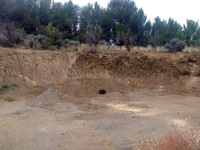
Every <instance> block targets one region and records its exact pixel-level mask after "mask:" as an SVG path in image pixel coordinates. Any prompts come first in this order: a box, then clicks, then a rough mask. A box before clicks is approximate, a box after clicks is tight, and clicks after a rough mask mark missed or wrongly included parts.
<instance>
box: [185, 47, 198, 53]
mask: <svg viewBox="0 0 200 150" xmlns="http://www.w3.org/2000/svg"><path fill="white" fill-rule="evenodd" d="M183 52H184V53H186V54H200V47H186V48H185V50H184V51H183Z"/></svg>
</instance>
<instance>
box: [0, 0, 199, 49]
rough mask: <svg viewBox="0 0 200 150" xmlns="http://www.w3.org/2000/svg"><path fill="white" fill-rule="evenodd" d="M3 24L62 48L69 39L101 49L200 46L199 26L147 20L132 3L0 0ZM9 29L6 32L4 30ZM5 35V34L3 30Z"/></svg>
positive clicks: (190, 22) (127, 0)
mask: <svg viewBox="0 0 200 150" xmlns="http://www.w3.org/2000/svg"><path fill="white" fill-rule="evenodd" d="M0 22H1V23H2V22H4V23H6V22H7V23H8V24H11V23H12V24H15V26H17V28H19V29H20V31H21V32H22V31H23V33H26V34H34V35H38V34H43V35H46V36H48V38H49V39H48V41H50V42H51V43H53V44H55V45H60V44H61V42H62V41H63V40H65V39H69V40H72V41H80V42H81V43H90V44H94V45H97V44H98V43H99V42H100V41H102V40H104V41H105V42H107V43H109V44H115V45H120V46H121V45H125V46H126V47H127V48H128V49H129V46H130V45H134V46H147V45H151V46H153V47H156V46H163V45H165V44H166V43H169V42H170V40H171V39H173V38H178V39H180V40H182V41H185V43H186V44H187V46H200V27H199V24H198V22H195V21H193V20H187V21H186V24H185V25H184V26H181V25H180V24H179V23H178V22H177V21H175V20H173V19H172V18H169V20H167V21H166V20H161V19H160V17H156V18H155V20H154V22H151V21H149V20H147V16H146V14H145V12H144V11H143V9H142V8H140V9H139V8H138V7H137V6H136V4H135V2H134V1H132V0H111V1H110V2H109V4H108V6H107V8H102V7H101V6H100V5H99V4H98V2H96V3H94V4H90V3H89V4H87V5H86V6H83V7H79V6H78V5H76V4H74V3H73V2H72V1H71V0H69V1H68V2H65V3H64V4H63V3H59V2H54V1H53V0H0ZM4 29H5V28H4ZM0 32H1V30H0Z"/></svg>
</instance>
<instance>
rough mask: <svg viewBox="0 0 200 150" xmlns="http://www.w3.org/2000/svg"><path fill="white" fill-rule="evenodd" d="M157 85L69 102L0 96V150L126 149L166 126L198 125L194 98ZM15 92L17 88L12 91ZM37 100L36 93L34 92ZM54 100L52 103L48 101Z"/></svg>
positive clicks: (197, 100)
mask: <svg viewBox="0 0 200 150" xmlns="http://www.w3.org/2000/svg"><path fill="white" fill-rule="evenodd" d="M159 89H160V87H158V89H157V90H151V91H150V90H142V89H140V90H138V89H132V90H130V91H128V92H111V93H107V94H105V95H98V94H96V96H94V97H91V98H84V99H77V100H76V101H74V102H68V101H54V100H52V101H53V102H52V103H49V105H46V107H42V108H41V107H39V106H37V105H35V107H30V106H29V105H28V103H29V102H30V101H31V99H26V97H23V96H22V95H21V93H20V92H19V91H16V90H10V91H8V92H7V93H5V95H6V94H15V95H16V97H17V100H16V101H14V102H5V101H4V99H3V98H4V96H1V98H0V149H1V150H80V149H81V150H104V149H105V150H110V149H111V150H132V149H134V148H135V144H137V143H138V142H140V141H144V140H150V139H151V138H154V137H157V136H160V135H162V134H163V133H165V132H166V131H168V130H169V129H170V127H171V125H172V124H175V125H177V126H178V128H179V129H182V130H185V129H188V128H190V127H192V128H196V129H198V128H199V126H200V119H199V116H200V109H199V108H200V98H199V97H195V96H180V95H164V94H161V93H160V90H159ZM17 93H19V94H17ZM37 100H38V98H37ZM54 102H55V103H54Z"/></svg>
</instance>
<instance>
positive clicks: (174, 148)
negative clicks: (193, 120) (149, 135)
mask: <svg viewBox="0 0 200 150" xmlns="http://www.w3.org/2000/svg"><path fill="white" fill-rule="evenodd" d="M138 147H139V150H200V136H199V134H198V132H196V131H194V130H189V131H187V132H185V133H183V132H180V131H179V130H178V129H177V128H176V126H174V125H173V127H172V129H171V131H170V132H168V133H167V134H166V135H165V136H162V137H161V138H159V139H156V140H153V141H151V143H143V144H141V145H139V146H138Z"/></svg>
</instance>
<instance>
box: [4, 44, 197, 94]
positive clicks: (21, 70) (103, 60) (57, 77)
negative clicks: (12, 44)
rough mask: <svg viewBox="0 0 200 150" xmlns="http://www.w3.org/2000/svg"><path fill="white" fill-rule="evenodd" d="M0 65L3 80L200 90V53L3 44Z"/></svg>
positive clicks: (187, 90) (97, 86)
mask: <svg viewBox="0 0 200 150" xmlns="http://www.w3.org/2000/svg"><path fill="white" fill-rule="evenodd" d="M0 68H1V70H0V83H5V82H22V81H23V82H25V83H26V84H45V85H57V87H58V88H59V89H62V90H64V89H66V88H67V90H68V89H69V88H71V90H72V89H73V88H74V90H76V89H77V90H78V89H80V85H82V91H84V90H86V89H90V91H93V90H94V91H96V90H97V89H98V88H101V87H105V88H108V89H109V88H110V90H112V89H115V88H116V87H120V88H121V89H124V88H125V87H127V88H128V89H130V88H132V87H142V88H145V87H148V88H155V87H157V86H159V87H161V86H166V87H168V90H171V91H179V92H180V91H181V92H183V91H184V92H195V93H198V92H199V88H198V87H199V85H200V78H199V75H200V56H199V55H185V54H161V53H151V54H147V53H145V54H142V53H122V54H77V53H72V52H69V53H67V52H58V51H57V52H52V51H31V50H11V49H4V48H0ZM113 81H114V82H116V84H115V83H114V82H113ZM111 82H112V84H111ZM93 83H94V84H93ZM58 85H59V86H58ZM61 85H62V86H61ZM91 86H92V87H93V89H91ZM123 87H124V88H123ZM63 88H64V89H63ZM121 89H120V90H121ZM161 90H162V89H161ZM80 92H81V91H79V92H78V95H80ZM85 92H86V93H87V90H86V91H85Z"/></svg>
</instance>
